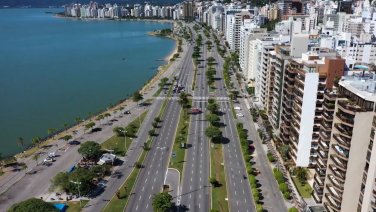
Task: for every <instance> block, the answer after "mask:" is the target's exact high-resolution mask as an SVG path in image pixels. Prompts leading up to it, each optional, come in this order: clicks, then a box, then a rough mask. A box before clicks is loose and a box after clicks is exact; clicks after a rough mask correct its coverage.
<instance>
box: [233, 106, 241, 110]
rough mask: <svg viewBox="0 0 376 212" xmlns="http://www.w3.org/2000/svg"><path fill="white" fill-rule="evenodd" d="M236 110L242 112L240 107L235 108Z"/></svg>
mask: <svg viewBox="0 0 376 212" xmlns="http://www.w3.org/2000/svg"><path fill="white" fill-rule="evenodd" d="M234 109H235V110H242V109H241V108H240V107H234Z"/></svg>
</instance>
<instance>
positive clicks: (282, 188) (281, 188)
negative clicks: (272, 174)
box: [278, 183, 289, 193]
mask: <svg viewBox="0 0 376 212" xmlns="http://www.w3.org/2000/svg"><path fill="white" fill-rule="evenodd" d="M278 188H279V190H280V191H282V193H285V192H286V191H288V190H289V188H288V187H287V185H286V183H281V184H279V186H278Z"/></svg>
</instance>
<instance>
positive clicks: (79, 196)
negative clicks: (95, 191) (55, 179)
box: [69, 177, 82, 207]
mask: <svg viewBox="0 0 376 212" xmlns="http://www.w3.org/2000/svg"><path fill="white" fill-rule="evenodd" d="M69 182H71V183H74V184H77V189H78V198H80V207H82V205H81V204H82V203H81V193H80V185H81V182H78V177H77V181H76V182H75V181H73V180H69Z"/></svg>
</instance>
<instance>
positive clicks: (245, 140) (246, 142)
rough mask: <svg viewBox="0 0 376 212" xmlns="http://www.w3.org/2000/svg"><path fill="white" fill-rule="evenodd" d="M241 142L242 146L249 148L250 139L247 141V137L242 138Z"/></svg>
mask: <svg viewBox="0 0 376 212" xmlns="http://www.w3.org/2000/svg"><path fill="white" fill-rule="evenodd" d="M240 144H241V145H242V146H244V147H247V148H248V141H247V139H240Z"/></svg>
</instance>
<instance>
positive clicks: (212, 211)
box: [210, 209, 219, 212]
mask: <svg viewBox="0 0 376 212" xmlns="http://www.w3.org/2000/svg"><path fill="white" fill-rule="evenodd" d="M210 212H219V210H217V209H211V210H210Z"/></svg>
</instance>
